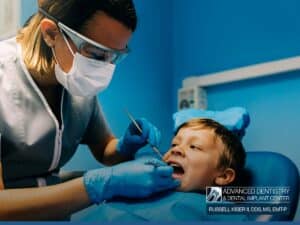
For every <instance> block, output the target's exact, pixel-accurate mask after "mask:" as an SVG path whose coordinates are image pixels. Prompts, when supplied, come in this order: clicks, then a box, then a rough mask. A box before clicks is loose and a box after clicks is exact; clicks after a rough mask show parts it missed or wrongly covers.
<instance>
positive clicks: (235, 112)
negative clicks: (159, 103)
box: [173, 107, 250, 139]
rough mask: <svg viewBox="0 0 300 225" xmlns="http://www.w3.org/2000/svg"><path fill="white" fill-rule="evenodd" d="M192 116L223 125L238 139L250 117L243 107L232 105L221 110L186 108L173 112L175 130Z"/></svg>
mask: <svg viewBox="0 0 300 225" xmlns="http://www.w3.org/2000/svg"><path fill="white" fill-rule="evenodd" d="M193 118H208V119H212V120H215V121H216V122H218V123H220V124H222V125H223V126H225V127H226V128H227V129H228V130H230V131H232V132H233V133H234V134H236V135H237V136H238V137H239V138H240V139H242V137H243V136H244V135H245V130H246V128H247V127H248V125H249V123H250V117H249V114H248V112H247V111H246V109H245V108H242V107H232V108H228V109H226V110H223V111H210V110H201V109H186V110H181V111H179V112H177V113H174V115H173V119H174V122H175V124H174V125H175V126H174V127H175V130H177V129H178V127H179V126H180V125H182V124H183V123H185V122H187V121H188V120H191V119H193Z"/></svg>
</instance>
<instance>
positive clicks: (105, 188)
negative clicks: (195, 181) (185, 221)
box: [83, 157, 180, 203]
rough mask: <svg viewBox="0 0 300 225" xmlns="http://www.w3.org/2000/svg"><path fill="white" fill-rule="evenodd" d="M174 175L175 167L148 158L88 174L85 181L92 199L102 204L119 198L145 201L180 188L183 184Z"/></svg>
mask: <svg viewBox="0 0 300 225" xmlns="http://www.w3.org/2000/svg"><path fill="white" fill-rule="evenodd" d="M172 173H173V168H172V167H170V166H168V165H167V164H166V163H164V162H162V161H160V160H158V159H155V158H149V157H147V158H141V159H138V160H134V161H129V162H126V163H121V164H119V165H116V166H113V167H105V168H101V169H95V170H91V171H88V172H87V173H85V175H84V176H83V182H84V186H85V188H86V191H87V193H88V196H89V198H90V200H91V201H92V202H93V203H100V202H102V201H104V200H110V199H112V198H113V197H117V196H122V197H129V198H143V197H148V196H150V195H151V194H153V193H156V192H160V191H164V190H168V189H173V188H176V187H177V186H179V184H180V182H179V181H178V180H174V179H173V178H172Z"/></svg>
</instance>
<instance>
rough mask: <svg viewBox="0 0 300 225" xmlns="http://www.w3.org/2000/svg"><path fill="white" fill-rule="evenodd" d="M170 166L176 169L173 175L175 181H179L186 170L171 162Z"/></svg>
mask: <svg viewBox="0 0 300 225" xmlns="http://www.w3.org/2000/svg"><path fill="white" fill-rule="evenodd" d="M168 164H169V166H172V167H173V169H174V171H173V174H172V177H173V178H174V179H179V178H181V177H182V176H183V175H184V169H183V167H182V166H181V165H180V164H178V163H176V162H169V163H168Z"/></svg>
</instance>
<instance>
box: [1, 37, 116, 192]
mask: <svg viewBox="0 0 300 225" xmlns="http://www.w3.org/2000/svg"><path fill="white" fill-rule="evenodd" d="M61 118H62V125H61V126H59V123H58V121H57V119H56V117H55V115H54V113H53V112H52V111H51V108H50V106H49V105H48V103H47V101H46V99H45V97H44V96H43V95H42V93H41V91H40V90H39V88H38V86H37V85H36V84H35V82H34V81H33V79H32V77H31V75H30V74H29V72H28V70H27V68H26V67H25V64H24V62H23V59H22V57H21V47H20V45H19V44H17V43H16V39H15V38H13V39H9V40H5V41H2V42H0V134H1V146H0V147H1V151H0V160H1V163H2V170H3V174H2V175H3V180H4V186H5V188H19V187H35V186H41V185H45V184H46V185H51V184H57V183H59V182H60V180H59V177H58V176H57V173H58V172H59V168H60V167H62V166H63V165H65V163H66V162H68V160H69V159H70V158H71V157H72V156H73V154H74V153H75V151H76V149H77V147H78V145H79V144H80V143H84V144H96V143H99V142H101V141H103V140H101V138H103V139H105V138H107V137H108V136H109V135H111V131H110V129H109V127H108V126H107V124H106V122H105V118H104V115H103V113H102V111H101V108H100V106H99V102H98V99H97V97H92V98H81V97H74V96H71V95H70V94H68V92H67V91H63V94H62V101H61ZM99 151H102V149H99Z"/></svg>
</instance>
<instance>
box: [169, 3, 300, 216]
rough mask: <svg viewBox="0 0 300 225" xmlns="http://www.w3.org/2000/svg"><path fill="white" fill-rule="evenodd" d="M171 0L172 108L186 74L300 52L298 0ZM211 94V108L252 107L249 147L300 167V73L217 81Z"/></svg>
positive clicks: (247, 141) (208, 71)
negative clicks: (283, 157)
mask: <svg viewBox="0 0 300 225" xmlns="http://www.w3.org/2000/svg"><path fill="white" fill-rule="evenodd" d="M173 2H174V8H173V14H174V17H173V18H174V23H173V24H174V27H173V34H174V36H173V39H174V42H173V55H174V58H173V69H174V70H173V90H172V93H173V95H172V96H173V98H172V99H173V106H172V109H173V110H176V105H177V99H176V98H175V97H174V96H177V90H178V88H179V87H181V85H182V80H183V79H185V78H186V77H188V76H191V75H199V74H206V73H213V72H218V71H222V70H226V69H232V68H237V67H241V66H246V65H251V64H255V63H260V62H266V61H271V60H276V59H281V58H286V57H290V56H296V55H300V26H299V22H300V13H299V8H300V2H299V1H298V0H285V1H283V0H272V1H261V0H252V1H240V0H236V1H235V0H227V1H214V0H212V1H203V0H188V1H183V0H174V1H173ZM207 93H208V108H209V109H217V110H220V109H224V108H227V107H230V106H244V107H246V108H247V109H248V110H249V113H250V116H251V123H250V126H249V129H248V131H247V134H246V136H245V138H244V145H245V147H246V149H247V150H271V151H276V152H280V153H283V154H284V155H286V156H288V157H289V158H290V159H292V160H293V161H294V162H295V163H296V165H297V166H298V168H300V157H299V150H300V145H299V143H298V140H299V135H300V132H299V125H300V116H299V115H300V101H299V99H300V71H298V72H293V73H287V74H283V75H280V76H278V77H269V78H262V79H256V80H252V81H243V82H237V83H232V84H226V85H218V86H214V87H210V88H207ZM274 179H276V175H275V176H274ZM298 208H299V207H298ZM297 218H298V219H297V220H299V218H300V213H299V210H298V215H297Z"/></svg>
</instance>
